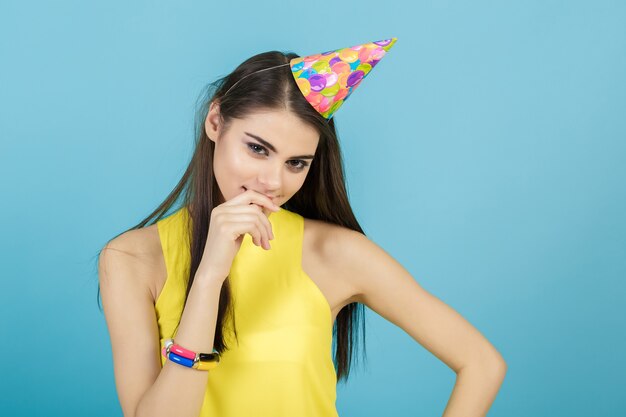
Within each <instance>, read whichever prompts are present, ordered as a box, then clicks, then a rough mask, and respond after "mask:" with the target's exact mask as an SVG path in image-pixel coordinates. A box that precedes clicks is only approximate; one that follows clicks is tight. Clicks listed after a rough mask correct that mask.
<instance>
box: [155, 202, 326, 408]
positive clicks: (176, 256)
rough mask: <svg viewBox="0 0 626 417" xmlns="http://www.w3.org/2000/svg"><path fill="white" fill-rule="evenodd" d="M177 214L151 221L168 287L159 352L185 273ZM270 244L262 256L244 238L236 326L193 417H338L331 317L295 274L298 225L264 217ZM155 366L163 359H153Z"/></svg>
mask: <svg viewBox="0 0 626 417" xmlns="http://www.w3.org/2000/svg"><path fill="white" fill-rule="evenodd" d="M188 215H189V213H188V211H187V209H186V208H182V209H180V210H178V211H176V212H175V213H173V214H172V215H170V216H168V217H166V218H164V219H161V220H159V221H158V222H157V228H158V231H159V237H160V240H161V246H162V249H163V255H164V257H165V264H166V267H167V280H166V282H165V285H164V286H163V289H162V291H161V293H160V294H159V296H158V299H157V300H156V303H155V310H156V315H157V321H158V327H159V337H160V338H161V339H160V341H161V347H163V346H164V341H165V339H168V338H174V339H175V337H176V332H175V330H176V328H177V324H178V322H179V320H180V318H181V316H182V310H183V302H184V296H185V290H186V284H187V276H188V271H189V266H190V253H189V249H188V248H186V247H185V244H184V242H185V239H184V237H185V236H186V235H185V233H186V230H185V228H184V224H185V221H184V220H186V219H187V218H188ZM269 220H270V223H271V224H272V231H273V233H274V240H272V241H270V244H271V246H272V248H271V249H270V250H267V251H266V250H265V249H263V248H261V247H260V246H256V245H255V244H254V243H253V242H252V237H251V236H250V235H249V234H245V235H244V239H243V242H242V244H241V247H240V249H239V251H238V252H237V255H236V256H235V258H234V260H233V264H232V268H231V270H230V277H229V280H230V282H231V289H232V290H231V291H232V294H233V300H234V313H235V325H236V328H237V336H238V340H239V343H238V344H237V340H236V339H235V338H234V334H233V333H232V324H230V320H227V323H229V325H228V326H227V328H226V331H225V335H224V337H225V339H226V342H227V344H228V347H229V350H227V351H225V352H224V354H223V355H222V356H221V360H220V363H219V365H218V366H217V367H216V368H214V369H213V370H210V371H196V370H192V369H189V371H190V372H209V376H208V384H207V389H206V392H205V396H204V401H203V404H202V409H201V412H200V417H215V416H220V417H231V416H232V417H247V416H255V417H264V416H268V417H269V416H271V417H294V416H298V417H307V416H316V417H331V416H334V417H337V416H338V414H337V410H336V407H335V401H336V384H337V377H336V373H335V368H334V365H333V361H332V352H331V350H332V323H331V320H332V313H331V309H330V306H329V304H328V301H327V300H326V297H325V296H324V295H323V294H322V292H321V291H320V289H319V288H318V287H317V285H316V284H315V283H314V282H313V281H312V280H311V278H310V277H309V276H308V275H307V274H306V272H304V270H303V269H302V239H303V236H304V219H303V218H302V216H301V215H299V214H297V213H294V212H291V211H289V210H286V209H283V208H281V209H280V211H277V212H272V213H270V214H269ZM159 357H160V358H161V366H163V365H164V364H165V361H166V360H167V359H166V358H165V357H163V356H162V355H160V354H159Z"/></svg>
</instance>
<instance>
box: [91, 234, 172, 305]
mask: <svg viewBox="0 0 626 417" xmlns="http://www.w3.org/2000/svg"><path fill="white" fill-rule="evenodd" d="M105 252H106V255H105V256H106V257H108V258H109V259H111V258H114V261H113V262H112V263H114V264H116V265H123V267H124V269H126V270H128V271H131V272H132V274H129V276H130V277H132V278H131V279H133V280H137V281H138V282H137V284H139V285H143V286H145V287H146V288H147V289H148V290H149V291H150V293H151V294H152V296H153V299H154V296H155V289H156V282H157V281H158V279H159V277H161V276H162V275H163V276H165V275H167V272H166V268H165V260H164V257H163V251H162V249H161V241H160V238H159V231H158V228H157V224H153V225H150V226H146V227H143V228H140V229H133V230H128V231H126V232H124V233H122V234H121V235H119V236H117V237H115V238H113V239H111V241H109V242H108V243H107V245H106V246H105V247H104V249H103V251H102V253H105ZM101 256H102V255H101ZM109 263H111V262H109Z"/></svg>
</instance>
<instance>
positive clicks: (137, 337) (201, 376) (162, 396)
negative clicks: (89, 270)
mask: <svg viewBox="0 0 626 417" xmlns="http://www.w3.org/2000/svg"><path fill="white" fill-rule="evenodd" d="M277 210H280V208H279V207H278V206H275V205H274V204H273V203H272V201H271V200H270V199H269V198H267V197H266V196H264V195H262V194H259V193H256V192H254V191H252V190H248V191H246V192H244V193H242V194H240V195H238V196H236V197H234V198H233V199H231V200H229V201H227V202H225V203H222V204H221V205H219V206H217V207H215V208H214V209H213V211H212V213H211V224H210V227H209V231H208V232H207V233H208V235H207V241H206V245H205V248H204V253H203V256H202V259H201V262H200V265H199V266H198V270H197V271H196V274H195V276H194V281H193V284H192V286H191V289H190V291H189V297H188V299H187V303H186V305H185V308H184V310H183V313H182V316H181V319H180V323H179V325H178V330H177V332H176V339H175V341H176V343H177V344H179V345H181V346H183V347H184V348H186V349H189V350H191V351H194V352H205V353H211V352H212V351H213V342H214V337H215V328H216V322H217V312H218V306H219V296H220V290H221V287H222V285H223V283H224V280H225V279H226V277H227V276H228V273H229V272H230V267H231V265H232V261H233V258H234V256H235V255H236V253H237V251H238V250H239V247H240V246H241V243H242V240H243V235H244V234H245V233H249V234H250V235H251V236H252V239H253V242H254V244H255V245H257V246H263V247H264V248H265V249H269V248H270V246H269V240H271V239H273V237H274V236H273V233H272V228H271V224H270V222H269V220H268V218H267V216H268V215H269V212H270V211H277ZM139 233H141V232H140V231H135V230H131V231H130V232H127V233H124V234H122V235H120V236H118V237H117V238H115V239H113V240H112V241H111V242H110V243H109V244H108V245H107V246H105V248H104V249H103V250H102V252H101V254H100V258H99V263H98V274H99V280H100V293H101V296H102V305H103V308H104V314H105V317H106V322H107V326H108V328H109V334H110V339H111V347H112V350H113V364H114V373H115V385H116V389H117V392H118V397H119V400H120V404H121V407H122V412H123V414H124V417H160V416H168V417H169V416H176V417H197V416H198V415H199V413H200V409H201V407H202V402H203V400H204V394H205V391H206V385H207V382H208V378H210V377H211V376H210V373H211V371H199V370H197V369H192V368H187V367H185V366H182V365H179V364H177V363H174V362H172V361H170V360H167V361H165V365H164V366H163V367H162V368H161V358H160V356H159V355H161V352H160V349H159V345H158V343H159V339H160V338H159V330H158V325H157V320H156V315H155V311H154V297H153V295H152V294H151V292H150V288H151V286H150V284H149V283H150V282H152V281H153V280H154V277H153V276H152V274H153V272H152V271H154V267H153V265H152V264H153V263H154V262H155V260H154V259H150V255H149V254H150V253H151V252H154V250H153V251H150V250H146V249H144V248H143V246H145V241H146V239H145V237H143V236H141V235H140V234H139ZM142 245H143V246H142ZM155 345H156V346H155ZM218 366H219V365H218Z"/></svg>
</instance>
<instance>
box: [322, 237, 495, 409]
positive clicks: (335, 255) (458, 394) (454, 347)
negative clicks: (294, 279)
mask: <svg viewBox="0 0 626 417" xmlns="http://www.w3.org/2000/svg"><path fill="white" fill-rule="evenodd" d="M328 242H330V243H329V245H328V247H326V248H325V250H324V252H325V256H326V259H329V258H328V257H330V259H329V261H330V262H331V263H332V265H333V266H334V267H335V268H336V269H335V270H336V271H337V272H338V273H340V274H341V275H342V276H343V277H345V278H346V279H347V280H349V281H350V284H351V285H352V287H353V288H354V291H355V292H356V293H357V294H356V295H355V299H356V301H358V302H360V303H362V304H365V305H367V306H368V307H369V308H371V309H372V310H374V311H375V312H376V313H378V314H380V315H381V316H382V317H384V318H385V319H387V320H389V321H390V322H392V323H394V324H395V325H397V326H399V327H400V328H402V329H403V330H404V331H405V332H406V333H408V334H409V335H410V336H411V337H412V338H413V339H414V340H415V341H416V342H418V343H419V344H421V345H422V346H424V348H426V349H427V350H428V351H430V352H431V353H432V354H433V355H435V356H436V357H437V358H439V359H440V360H441V361H443V362H444V363H445V364H446V365H448V367H450V368H451V369H452V370H453V371H454V372H455V373H456V374H457V377H456V384H455V385H454V389H453V391H452V395H451V397H450V400H449V401H448V404H447V406H446V409H445V411H444V414H443V417H460V416H463V417H479V416H485V415H486V414H487V411H488V410H489V408H490V407H491V404H492V403H493V401H494V399H495V397H496V394H497V393H498V390H499V389H500V385H501V384H502V381H503V380H504V376H505V374H506V369H507V366H506V363H505V361H504V359H503V358H502V355H500V353H499V352H498V351H497V350H496V349H495V347H494V346H493V345H492V344H491V343H489V341H488V340H487V339H486V338H485V337H484V336H483V335H482V334H481V333H480V332H479V331H478V330H477V329H476V328H475V327H473V326H472V325H471V324H470V323H469V322H468V321H467V320H465V319H464V318H463V317H462V316H461V315H460V314H459V313H457V312H456V311H455V310H454V309H452V308H451V307H449V306H448V305H447V304H445V303H444V302H443V301H441V300H439V299H438V298H437V297H435V296H433V295H432V294H430V293H428V292H427V291H426V290H424V289H423V288H422V287H421V286H420V285H419V284H418V283H417V282H416V281H415V280H414V279H413V277H412V276H411V275H410V274H409V272H408V271H407V270H406V269H404V268H403V267H402V265H400V264H399V263H398V262H397V261H396V260H395V259H394V258H393V257H391V256H390V255H389V254H388V253H387V252H385V251H384V250H383V249H382V248H380V247H379V246H378V245H376V244H375V243H374V242H372V241H371V240H369V238H368V237H367V236H365V235H363V234H361V233H359V232H356V231H353V230H350V229H346V228H339V227H338V228H336V229H335V230H333V238H332V239H328Z"/></svg>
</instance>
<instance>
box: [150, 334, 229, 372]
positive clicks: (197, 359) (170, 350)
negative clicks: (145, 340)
mask: <svg viewBox="0 0 626 417" xmlns="http://www.w3.org/2000/svg"><path fill="white" fill-rule="evenodd" d="M161 354H162V355H163V356H165V357H166V358H167V359H169V360H171V361H172V362H176V363H177V364H179V365H182V366H186V367H187V368H193V369H197V370H198V371H210V370H211V369H213V368H215V367H216V366H217V364H218V363H219V361H220V353H219V352H218V351H216V350H215V349H213V353H196V352H192V351H191V350H189V349H185V348H184V347H182V346H180V345H178V344H176V343H174V339H166V340H165V346H164V347H163V348H162V349H161Z"/></svg>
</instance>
